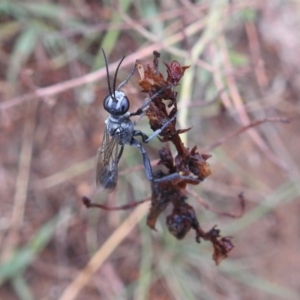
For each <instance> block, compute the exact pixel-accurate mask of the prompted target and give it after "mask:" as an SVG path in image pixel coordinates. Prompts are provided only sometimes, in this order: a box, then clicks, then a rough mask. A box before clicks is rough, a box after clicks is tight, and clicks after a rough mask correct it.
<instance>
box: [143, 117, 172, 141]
mask: <svg viewBox="0 0 300 300" xmlns="http://www.w3.org/2000/svg"><path fill="white" fill-rule="evenodd" d="M176 117H177V113H176V114H175V115H174V116H173V117H172V118H171V119H170V120H168V121H167V122H166V123H165V124H164V125H163V126H162V127H161V128H159V129H157V130H155V131H154V132H153V133H152V134H151V135H150V136H149V137H148V138H147V140H145V141H143V142H144V143H149V142H150V141H151V140H152V139H153V138H155V137H156V136H157V135H159V134H161V133H162V132H163V130H164V129H165V128H166V127H168V126H169V125H170V123H172V122H173V121H174V120H175V119H176Z"/></svg>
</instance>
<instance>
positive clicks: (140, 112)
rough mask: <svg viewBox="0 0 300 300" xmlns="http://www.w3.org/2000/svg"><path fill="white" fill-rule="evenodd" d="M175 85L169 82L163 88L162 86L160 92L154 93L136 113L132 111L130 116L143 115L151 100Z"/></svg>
mask: <svg viewBox="0 0 300 300" xmlns="http://www.w3.org/2000/svg"><path fill="white" fill-rule="evenodd" d="M172 86H173V85H172V84H169V85H167V86H165V87H163V88H161V89H160V90H159V91H158V92H156V93H155V94H154V95H152V96H151V97H150V98H149V99H148V100H147V101H146V102H145V103H144V104H143V105H142V106H141V107H140V108H139V109H138V110H137V111H136V112H134V113H130V117H131V116H138V115H141V114H142V113H143V112H144V109H145V108H146V107H147V106H148V105H149V104H150V103H151V101H153V99H154V98H156V97H157V96H159V95H160V94H161V93H162V92H163V91H165V90H167V89H169V88H171V87H172Z"/></svg>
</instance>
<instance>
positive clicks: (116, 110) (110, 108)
mask: <svg viewBox="0 0 300 300" xmlns="http://www.w3.org/2000/svg"><path fill="white" fill-rule="evenodd" d="M103 106H104V109H105V110H106V111H107V112H109V113H110V114H111V115H124V114H125V113H126V112H127V111H128V109H129V100H128V98H127V96H126V95H125V93H124V92H122V91H115V92H114V94H112V95H108V96H107V97H106V98H105V99H104V102H103Z"/></svg>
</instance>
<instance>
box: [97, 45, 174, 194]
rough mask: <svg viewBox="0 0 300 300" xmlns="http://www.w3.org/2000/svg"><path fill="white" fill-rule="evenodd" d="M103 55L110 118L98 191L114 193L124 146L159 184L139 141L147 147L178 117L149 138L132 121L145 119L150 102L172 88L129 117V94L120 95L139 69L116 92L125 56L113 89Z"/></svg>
mask: <svg viewBox="0 0 300 300" xmlns="http://www.w3.org/2000/svg"><path fill="white" fill-rule="evenodd" d="M102 52H103V56H104V59H105V66H106V75H107V84H108V90H109V95H108V96H106V97H105V99H104V101H103V107H104V109H105V110H106V111H107V112H108V113H109V116H108V118H107V119H106V120H105V130H104V135H103V141H102V145H101V146H100V148H99V149H98V158H97V170H96V183H97V187H103V188H105V189H107V190H108V191H109V192H111V191H113V190H114V189H115V187H116V184H117V180H118V162H119V160H120V158H121V156H122V153H123V149H124V145H129V146H132V147H136V148H138V149H139V150H140V152H141V154H142V158H143V164H144V168H145V173H146V176H147V178H148V180H150V181H153V180H154V181H156V179H154V178H153V173H152V167H151V164H150V160H149V157H148V155H147V153H146V150H145V149H144V147H143V146H142V144H141V142H140V141H138V140H137V139H136V137H137V136H141V138H142V141H143V143H148V142H149V141H150V140H152V139H153V138H154V137H156V136H157V135H159V134H161V132H162V131H163V130H164V129H165V128H166V127H167V126H168V125H169V124H170V123H171V122H173V121H174V120H175V118H176V115H174V116H173V117H172V118H171V119H169V120H168V121H166V123H165V124H164V125H163V126H162V127H161V128H160V129H158V130H156V131H154V132H153V133H152V134H151V135H150V136H149V137H148V136H147V135H146V134H145V133H143V132H142V131H140V130H136V129H134V126H135V124H134V122H132V120H131V119H130V118H131V117H132V116H137V115H142V114H143V113H144V111H145V109H146V108H147V107H148V105H149V104H150V102H151V101H152V100H153V99H154V98H155V97H157V96H158V95H160V94H161V93H162V92H163V91H164V90H166V89H168V88H171V87H172V85H169V86H165V87H162V88H161V89H160V90H159V91H158V92H157V93H155V94H154V95H153V96H151V97H150V98H149V99H147V101H146V102H145V103H144V104H143V105H142V106H141V107H140V108H139V109H138V110H137V111H136V112H133V113H130V112H128V110H129V106H130V103H129V99H128V97H127V96H126V94H125V93H124V92H123V91H121V88H122V87H123V86H124V85H125V84H127V82H128V81H129V79H130V78H131V77H132V76H133V74H134V72H135V70H136V65H135V66H134V68H133V69H132V71H131V72H130V74H129V75H128V76H127V78H126V79H125V80H124V81H122V82H121V83H120V84H119V85H118V87H117V88H116V81H117V75H118V71H119V68H120V66H121V64H122V62H123V60H124V58H125V56H123V58H122V59H121V61H120V62H119V64H118V66H117V69H116V73H115V76H114V79H113V86H112V87H111V83H110V77H109V70H108V61H107V57H106V54H105V52H104V50H103V49H102ZM178 176H179V174H177V173H175V174H171V175H168V176H166V177H167V178H161V179H159V181H163V180H169V179H172V178H176V177H178Z"/></svg>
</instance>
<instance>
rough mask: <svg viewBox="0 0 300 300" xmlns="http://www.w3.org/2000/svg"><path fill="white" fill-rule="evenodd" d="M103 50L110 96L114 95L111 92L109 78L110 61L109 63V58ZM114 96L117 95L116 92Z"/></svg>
mask: <svg viewBox="0 0 300 300" xmlns="http://www.w3.org/2000/svg"><path fill="white" fill-rule="evenodd" d="M101 50H102V53H103V56H104V60H105V67H106V78H107V84H108V89H109V94H110V95H113V94H112V92H111V86H110V78H109V71H108V61H107V57H106V54H105V52H104V50H103V48H101ZM114 94H115V92H114Z"/></svg>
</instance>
